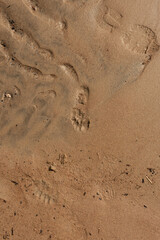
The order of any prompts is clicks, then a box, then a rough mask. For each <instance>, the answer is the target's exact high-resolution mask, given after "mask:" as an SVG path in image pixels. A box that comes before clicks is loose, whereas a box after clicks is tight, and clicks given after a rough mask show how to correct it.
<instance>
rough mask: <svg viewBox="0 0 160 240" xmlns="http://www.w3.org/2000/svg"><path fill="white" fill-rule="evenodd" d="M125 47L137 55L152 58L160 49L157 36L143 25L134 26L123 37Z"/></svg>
mask: <svg viewBox="0 0 160 240" xmlns="http://www.w3.org/2000/svg"><path fill="white" fill-rule="evenodd" d="M122 42H123V44H124V45H125V47H126V48H127V49H128V50H130V51H131V52H133V53H135V54H140V55H146V56H152V55H153V54H154V53H155V52H156V51H158V49H159V45H158V44H157V37H156V34H155V33H154V32H153V31H152V30H151V29H150V28H148V27H146V26H143V25H133V26H132V27H131V29H130V30H129V31H128V32H126V33H125V34H124V35H123V36H122Z"/></svg>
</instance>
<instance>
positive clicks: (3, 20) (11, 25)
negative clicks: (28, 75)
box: [0, 8, 53, 60]
mask: <svg viewBox="0 0 160 240" xmlns="http://www.w3.org/2000/svg"><path fill="white" fill-rule="evenodd" d="M0 24H2V25H3V26H4V27H5V28H6V29H7V30H8V32H10V33H11V34H12V36H13V38H15V39H16V40H18V41H20V42H22V41H24V43H25V44H27V45H28V46H29V47H30V48H32V50H34V51H35V53H37V54H39V55H41V56H42V57H44V58H46V59H48V60H53V53H52V52H51V51H50V50H47V49H43V48H41V47H40V46H39V44H38V43H37V42H36V41H35V40H34V39H33V37H32V36H31V35H28V34H26V33H25V32H24V31H23V30H22V29H19V28H18V27H17V25H16V23H15V22H14V20H12V19H11V18H10V16H9V15H8V14H7V13H6V12H5V11H4V10H3V9H2V8H0Z"/></svg>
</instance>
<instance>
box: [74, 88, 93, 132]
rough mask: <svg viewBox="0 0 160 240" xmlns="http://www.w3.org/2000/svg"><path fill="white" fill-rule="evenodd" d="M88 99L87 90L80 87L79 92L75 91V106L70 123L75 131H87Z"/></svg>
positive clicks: (88, 123)
mask: <svg viewBox="0 0 160 240" xmlns="http://www.w3.org/2000/svg"><path fill="white" fill-rule="evenodd" d="M88 99H89V88H88V87H86V86H82V87H81V88H80V89H79V91H77V96H76V100H75V106H74V108H73V111H72V115H71V122H72V125H73V127H74V129H75V130H76V131H81V132H86V131H87V130H88V129H89V126H90V120H89V117H88V109H87V108H88Z"/></svg>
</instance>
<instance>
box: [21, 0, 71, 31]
mask: <svg viewBox="0 0 160 240" xmlns="http://www.w3.org/2000/svg"><path fill="white" fill-rule="evenodd" d="M22 2H23V3H24V5H25V6H26V7H27V8H28V10H29V11H30V12H31V13H32V14H33V15H34V16H36V17H38V18H40V19H41V20H42V21H44V22H46V23H48V24H49V25H55V26H56V28H57V29H58V30H60V31H63V30H65V29H66V27H67V23H66V20H62V19H61V20H60V21H57V19H54V18H50V17H49V16H48V15H47V14H45V13H44V12H43V11H42V9H41V8H40V7H39V4H38V2H37V0H22Z"/></svg>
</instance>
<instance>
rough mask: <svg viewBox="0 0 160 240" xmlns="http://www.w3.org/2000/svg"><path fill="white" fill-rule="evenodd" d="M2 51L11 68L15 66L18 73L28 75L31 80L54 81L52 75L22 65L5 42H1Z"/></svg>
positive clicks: (0, 49)
mask: <svg viewBox="0 0 160 240" xmlns="http://www.w3.org/2000/svg"><path fill="white" fill-rule="evenodd" d="M0 51H1V53H3V55H4V56H5V58H6V60H7V62H8V63H9V65H10V66H14V67H15V68H16V69H17V70H18V71H20V72H21V73H25V74H27V76H30V77H31V78H35V79H37V78H38V79H41V80H46V78H47V79H50V80H53V79H54V78H55V76H54V75H52V74H49V75H48V74H47V75H44V74H43V73H42V72H41V71H40V70H39V69H37V68H34V67H30V66H28V65H24V64H22V63H21V62H20V61H19V60H18V59H17V58H16V57H13V56H12V55H11V54H10V52H9V50H8V48H7V46H6V43H5V42H4V41H0Z"/></svg>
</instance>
